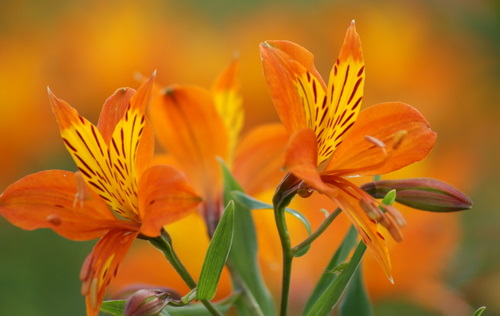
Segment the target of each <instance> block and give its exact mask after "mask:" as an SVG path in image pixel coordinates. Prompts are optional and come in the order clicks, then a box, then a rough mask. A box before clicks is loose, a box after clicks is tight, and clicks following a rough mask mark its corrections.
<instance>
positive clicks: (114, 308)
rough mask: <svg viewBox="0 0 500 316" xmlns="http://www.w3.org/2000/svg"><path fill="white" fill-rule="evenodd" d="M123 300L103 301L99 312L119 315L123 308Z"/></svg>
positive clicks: (114, 315)
mask: <svg viewBox="0 0 500 316" xmlns="http://www.w3.org/2000/svg"><path fill="white" fill-rule="evenodd" d="M125 303H126V301H125V300H114V301H104V302H102V305H101V312H103V313H104V314H106V315H112V316H121V315H123V310H124V309H125Z"/></svg>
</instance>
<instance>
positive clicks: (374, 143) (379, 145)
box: [365, 135, 385, 148]
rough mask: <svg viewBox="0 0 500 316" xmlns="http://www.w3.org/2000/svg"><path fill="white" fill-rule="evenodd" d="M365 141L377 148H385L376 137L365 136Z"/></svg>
mask: <svg viewBox="0 0 500 316" xmlns="http://www.w3.org/2000/svg"><path fill="white" fill-rule="evenodd" d="M365 140H367V141H369V142H370V143H372V144H373V145H375V146H377V147H379V148H385V143H384V142H383V141H381V140H380V139H378V138H376V137H373V136H370V135H365Z"/></svg>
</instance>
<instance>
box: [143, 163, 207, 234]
mask: <svg viewBox="0 0 500 316" xmlns="http://www.w3.org/2000/svg"><path fill="white" fill-rule="evenodd" d="M139 198H140V200H139V212H140V215H141V218H142V226H141V233H143V234H144V235H146V236H151V237H153V236H158V235H159V234H160V231H161V228H162V227H163V226H165V225H167V224H170V223H172V222H175V221H177V220H179V219H181V218H182V217H184V216H186V215H188V214H189V213H190V212H191V211H193V210H195V207H196V206H197V205H198V204H199V203H200V202H201V199H200V198H199V197H198V196H197V195H196V194H195V193H194V191H193V189H192V188H191V186H189V184H188V183H187V181H186V178H185V177H184V175H183V174H182V173H181V172H180V171H178V170H177V169H174V168H172V167H170V166H163V165H158V166H153V167H151V168H149V169H147V170H146V171H145V172H144V174H143V175H142V177H141V179H140V181H139Z"/></svg>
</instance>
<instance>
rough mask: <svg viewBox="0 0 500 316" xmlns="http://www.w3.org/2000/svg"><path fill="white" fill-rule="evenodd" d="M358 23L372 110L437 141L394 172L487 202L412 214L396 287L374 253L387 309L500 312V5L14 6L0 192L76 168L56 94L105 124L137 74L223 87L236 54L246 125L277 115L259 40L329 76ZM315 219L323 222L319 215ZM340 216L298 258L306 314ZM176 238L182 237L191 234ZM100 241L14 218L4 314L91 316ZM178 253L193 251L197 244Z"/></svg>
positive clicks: (376, 283) (374, 271) (1, 226)
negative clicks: (424, 128) (406, 113)
mask: <svg viewBox="0 0 500 316" xmlns="http://www.w3.org/2000/svg"><path fill="white" fill-rule="evenodd" d="M352 19H355V20H356V28H357V31H358V33H359V34H360V36H361V40H362V43H363V50H364V55H365V63H366V76H367V81H366V85H365V96H364V101H363V102H364V106H365V107H366V106H368V105H371V104H375V103H379V102H384V101H402V102H406V103H409V104H411V105H413V106H415V107H416V108H418V109H419V110H420V111H421V112H422V113H423V114H424V116H425V117H426V118H427V120H428V121H429V123H430V124H431V126H432V128H433V130H435V131H436V132H437V133H438V141H437V145H436V146H435V148H434V150H433V151H432V152H431V154H430V156H429V157H428V159H427V160H426V161H425V162H422V163H419V164H416V165H413V166H411V167H409V168H407V169H405V170H403V171H400V172H398V173H397V174H394V175H390V177H410V176H428V177H435V178H439V179H442V180H445V181H447V182H449V183H451V184H453V185H454V186H456V187H458V188H459V189H461V190H462V191H464V192H465V193H467V194H468V195H469V196H471V197H472V199H473V201H474V207H473V209H472V210H470V211H468V212H465V213H459V214H458V213H457V214H429V213H418V212H416V211H413V210H407V209H405V210H403V212H404V214H405V216H406V218H407V220H408V227H407V228H405V230H404V234H405V241H404V242H403V243H401V244H398V245H394V247H393V248H392V250H391V255H392V258H393V266H394V276H395V281H396V285H394V286H391V285H390V284H389V283H388V282H387V281H386V280H385V279H384V278H383V275H382V273H381V272H380V270H378V269H379V268H378V267H377V266H376V265H375V264H374V263H373V260H372V258H370V256H367V258H366V259H365V262H364V263H365V264H364V271H365V275H366V279H367V283H368V288H369V290H370V293H371V295H372V297H373V299H374V303H375V305H376V315H401V313H402V311H404V314H405V315H460V313H464V314H465V315H466V314H467V313H468V312H470V311H471V310H472V308H473V309H476V308H477V307H479V306H482V305H486V306H487V308H488V309H487V312H486V314H489V315H493V314H500V294H499V293H500V251H498V246H497V245H498V244H499V243H500V230H499V229H498V225H500V207H499V205H500V195H499V194H498V191H499V189H500V186H499V185H498V177H499V176H500V172H499V169H500V168H499V166H500V164H499V162H500V145H499V141H498V135H500V124H498V121H499V120H500V95H499V94H498V87H499V86H500V58H499V56H500V4H499V3H498V1H496V0H479V1H477V0H460V1H452V0H440V1H396V0H384V1H377V2H373V1H368V0H366V1H363V0H361V1H347V0H339V1H326V0H325V1H321V0H314V1H307V2H306V1H299V0H294V1H284V0H281V1H279V0H274V1H263V0H255V1H244V0H239V1H231V2H229V1H223V0H212V1H196V0H185V1H182V2H181V1H161V0H145V1H141V2H139V1H131V0H122V1H98V0H90V1H77V0H71V1H62V0H47V1H36V0H21V1H2V2H1V3H0V133H1V135H3V137H2V138H1V139H0V146H1V150H2V151H1V156H0V174H1V177H0V189H1V190H2V191H3V189H4V188H5V187H6V186H7V185H9V184H10V183H12V182H14V181H15V180H17V179H19V178H20V177H22V176H24V175H27V174H29V173H32V172H35V171H39V170H44V169H67V170H74V169H75V167H74V165H73V163H72V161H71V159H70V156H69V155H68V154H67V153H66V152H65V150H64V146H63V144H62V142H61V140H60V137H59V134H58V131H57V125H56V121H55V119H54V117H53V115H52V113H51V110H50V106H49V103H48V98H47V93H46V88H47V86H50V88H51V90H52V91H53V92H54V93H55V94H56V95H57V96H58V97H60V98H62V99H64V100H66V101H68V102H69V103H70V104H71V105H72V106H74V107H76V108H77V109H78V110H79V112H80V114H82V115H83V116H85V117H87V118H88V119H89V120H91V121H93V122H96V121H97V117H98V114H99V111H100V108H101V106H102V104H103V102H104V100H105V99H106V98H107V97H108V96H109V95H111V94H112V93H113V92H114V91H115V90H116V89H117V88H119V87H122V86H130V87H137V86H138V84H139V83H138V81H137V80H136V79H135V78H136V74H143V75H149V74H150V73H152V72H153V71H154V70H155V69H156V70H157V71H158V76H157V78H158V82H160V83H162V84H164V85H169V84H172V83H182V84H197V85H201V86H204V87H210V85H211V84H212V82H213V80H214V78H215V77H216V76H217V75H218V74H219V72H220V71H221V70H222V69H223V68H224V67H225V66H226V65H227V64H228V63H229V61H230V60H231V58H232V56H233V55H234V54H235V52H238V54H239V59H240V80H241V91H242V94H243V98H244V104H245V109H246V121H245V124H246V125H245V131H248V130H249V129H250V128H252V127H253V126H256V125H258V124H261V123H266V122H274V121H276V120H277V115H276V113H275V110H274V108H273V105H272V102H271V100H270V98H269V95H268V92H267V87H266V86H265V83H264V78H263V76H262V72H261V66H260V57H259V53H258V45H259V43H260V42H262V41H264V40H267V39H287V40H291V41H294V42H296V43H299V44H301V45H302V46H304V47H306V48H307V49H309V50H310V51H311V52H313V54H314V55H315V58H316V66H317V68H318V70H319V71H320V73H322V74H323V76H324V77H327V75H328V73H329V71H330V67H331V66H332V65H333V63H334V61H335V60H336V57H337V54H338V51H339V48H340V45H341V44H342V40H343V36H344V34H345V30H346V29H347V27H348V25H349V23H350V21H351V20H352ZM301 203H308V202H307V201H299V202H298V206H297V207H298V208H299V209H300V205H301ZM319 205H320V206H317V207H316V208H319V207H324V205H323V204H319ZM307 208H314V206H311V204H310V203H308V204H307ZM259 212H265V211H259ZM303 213H305V214H307V215H308V216H311V221H312V222H314V223H317V222H318V220H319V217H318V216H319V215H318V212H316V213H311V214H309V213H308V212H303ZM258 216H259V217H265V216H267V215H266V214H264V215H262V214H260V213H259V215H258ZM258 220H265V219H260V218H259V219H258ZM342 221H343V219H341V220H340V221H339V223H338V224H336V225H338V229H336V228H335V227H334V228H333V229H330V231H329V233H328V235H325V236H324V238H322V239H321V240H319V241H318V243H317V244H316V245H315V246H314V247H313V249H312V250H311V252H312V253H311V254H310V258H311V259H305V258H306V257H307V256H306V257H305V258H304V259H303V258H300V259H298V260H297V264H296V266H295V277H294V278H295V281H294V282H295V286H296V287H297V286H300V289H301V292H297V293H292V295H294V297H296V298H297V302H298V304H300V301H303V300H304V299H305V297H307V291H310V290H311V288H312V286H313V285H314V281H315V279H314V278H315V277H317V276H318V273H317V270H319V269H321V266H320V265H319V264H324V263H326V262H327V261H328V260H329V255H328V256H323V255H324V253H325V252H326V253H328V254H329V253H331V252H332V251H333V250H332V249H329V250H330V251H325V247H328V245H329V244H330V242H333V241H332V240H333V239H337V240H338V239H339V238H340V236H341V234H340V235H339V231H340V232H343V231H345V228H346V227H347V224H346V223H344V224H343V223H342ZM172 230H173V237H174V243H175V242H176V240H175V235H176V234H179V235H182V231H180V232H178V233H177V232H176V228H172ZM177 231H179V229H177ZM263 234H264V232H262V234H261V236H260V237H261V239H260V242H261V244H263V243H265V242H266V236H265V235H264V236H262V235H263ZM93 244H94V242H84V243H75V242H71V241H68V240H65V239H63V238H60V237H59V236H57V235H55V234H54V233H53V232H52V231H48V230H42V231H34V232H24V231H22V230H20V229H18V228H15V227H12V226H11V225H10V224H8V223H7V222H6V221H5V220H4V219H0V253H1V260H0V309H1V310H2V314H3V313H5V314H6V315H35V316H36V315H40V316H43V315H83V314H84V300H83V298H82V297H81V296H80V295H79V291H80V289H79V287H80V282H79V280H78V273H79V269H80V266H81V263H82V262H83V259H84V258H85V256H86V254H87V253H88V252H89V251H90V249H91V248H92V246H93ZM177 244H179V246H178V247H182V245H183V244H185V245H186V247H190V243H189V242H187V241H178V242H177ZM268 246H269V247H268ZM270 247H272V245H264V246H262V248H263V254H262V256H263V257H264V258H265V257H266V249H267V252H268V254H267V255H268V256H269V257H272V251H270V250H269V249H271V248H270ZM139 248H140V245H139V247H138V249H137V250H136V251H137V253H140V249H139ZM268 248H269V249H268ZM188 249H189V248H188ZM194 249H198V248H197V247H194ZM133 254H134V252H132V253H131V256H132V255H133ZM129 257H130V256H129ZM136 258H138V257H137V256H135V257H134V260H135V259H136ZM129 260H132V259H129ZM186 260H187V261H189V258H187V259H186ZM273 260H278V259H275V258H268V260H264V259H263V265H264V266H263V269H264V271H266V275H267V276H268V278H269V280H270V282H277V281H276V280H273V276H275V279H277V278H278V273H277V272H276V267H275V264H276V263H275V261H273ZM126 264H127V263H126ZM130 264H132V263H130ZM161 264H163V265H168V264H167V263H166V262H162V263H161ZM278 264H279V260H278ZM124 269H125V270H124V272H123V273H124V276H126V274H127V270H126V269H127V268H126V267H124ZM129 269H130V268H129ZM271 288H272V289H273V290H277V287H276V286H275V285H271ZM412 313H415V314H412Z"/></svg>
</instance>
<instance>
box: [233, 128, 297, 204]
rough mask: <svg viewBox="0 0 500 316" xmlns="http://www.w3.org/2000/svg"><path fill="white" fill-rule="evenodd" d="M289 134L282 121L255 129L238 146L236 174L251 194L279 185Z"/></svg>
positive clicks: (234, 166) (235, 161)
mask: <svg viewBox="0 0 500 316" xmlns="http://www.w3.org/2000/svg"><path fill="white" fill-rule="evenodd" d="M287 141H288V134H287V133H286V131H285V128H284V127H283V125H281V124H266V125H262V126H258V127H257V128H254V129H252V130H251V131H250V132H249V133H248V134H247V135H245V137H244V138H243V139H242V141H241V142H240V144H239V145H238V148H237V150H236V155H235V159H234V164H233V174H234V176H235V178H236V179H237V180H238V182H239V183H240V184H241V186H242V187H243V189H244V191H245V192H247V193H248V194H251V195H254V194H258V193H260V192H263V191H265V190H268V189H272V188H276V186H277V185H278V184H279V182H280V180H281V179H282V178H283V171H282V170H281V167H282V165H283V154H284V150H285V145H286V143H287Z"/></svg>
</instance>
